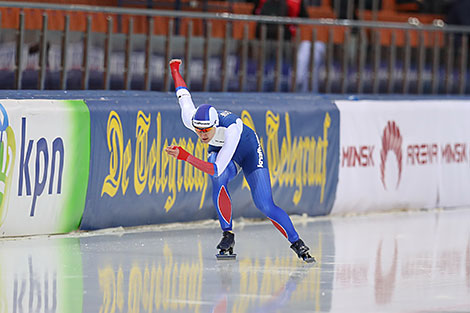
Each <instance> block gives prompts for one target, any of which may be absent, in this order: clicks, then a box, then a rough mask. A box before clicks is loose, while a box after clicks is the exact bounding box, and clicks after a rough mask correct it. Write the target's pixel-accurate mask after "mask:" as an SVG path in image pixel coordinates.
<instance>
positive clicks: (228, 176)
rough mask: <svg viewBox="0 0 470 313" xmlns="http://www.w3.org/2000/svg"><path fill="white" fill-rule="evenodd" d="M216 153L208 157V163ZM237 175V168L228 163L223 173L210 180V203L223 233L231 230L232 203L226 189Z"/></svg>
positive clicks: (232, 163) (213, 158)
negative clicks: (213, 207) (212, 203)
mask: <svg viewBox="0 0 470 313" xmlns="http://www.w3.org/2000/svg"><path fill="white" fill-rule="evenodd" d="M216 157H217V153H212V154H211V155H210V156H209V159H208V161H209V162H215V159H216ZM236 175H237V167H236V165H235V163H234V162H233V161H230V163H229V165H228V166H227V168H226V169H225V171H224V172H223V173H222V174H221V175H220V176H217V177H214V176H211V180H212V201H213V202H214V206H215V208H216V211H217V214H218V216H219V222H220V227H221V228H222V230H223V231H231V230H232V201H231V200H230V194H229V192H228V189H227V184H228V182H229V181H230V180H232V179H233V178H234V177H235V176H236Z"/></svg>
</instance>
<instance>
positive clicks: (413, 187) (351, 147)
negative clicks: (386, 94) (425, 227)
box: [332, 100, 470, 213]
mask: <svg viewBox="0 0 470 313" xmlns="http://www.w3.org/2000/svg"><path fill="white" fill-rule="evenodd" d="M336 104H337V106H338V108H339V110H340V121H341V122H340V164H339V182H338V189H337V195H336V202H335V205H334V207H333V211H332V213H344V212H361V211H377V210H390V209H410V208H411V209H417V208H434V207H441V206H443V207H451V206H462V205H468V204H470V192H468V191H469V190H470V168H469V151H468V149H469V144H470V123H469V122H468V121H469V120H470V101H465V100H460V101H459V100H419V101H418V100H417V101H413V100H406V101H399V100H387V101H376V100H363V101H336Z"/></svg>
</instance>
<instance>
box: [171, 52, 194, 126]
mask: <svg viewBox="0 0 470 313" xmlns="http://www.w3.org/2000/svg"><path fill="white" fill-rule="evenodd" d="M180 65H181V60H179V59H173V60H171V61H170V72H171V77H172V78H173V82H174V83H175V89H176V97H178V103H179V105H180V108H181V120H182V121H183V124H184V126H186V127H187V128H189V129H191V130H193V131H194V128H193V125H192V123H191V119H192V117H193V115H194V112H195V111H196V108H195V106H194V103H193V100H192V98H191V94H190V93H189V90H188V87H187V86H186V83H185V82H184V79H183V77H181V74H180Z"/></svg>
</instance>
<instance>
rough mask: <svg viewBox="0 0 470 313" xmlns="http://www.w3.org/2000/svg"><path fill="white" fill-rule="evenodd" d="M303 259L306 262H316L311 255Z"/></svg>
mask: <svg viewBox="0 0 470 313" xmlns="http://www.w3.org/2000/svg"><path fill="white" fill-rule="evenodd" d="M304 261H305V262H307V263H316V262H317V261H316V260H315V258H314V257H313V256H312V257H309V258H305V259H304Z"/></svg>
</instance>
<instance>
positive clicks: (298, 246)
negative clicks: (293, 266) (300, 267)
mask: <svg viewBox="0 0 470 313" xmlns="http://www.w3.org/2000/svg"><path fill="white" fill-rule="evenodd" d="M290 247H291V249H292V250H294V252H295V253H297V256H298V257H299V258H300V259H302V260H304V261H305V262H307V263H313V262H316V261H315V258H314V257H313V256H311V255H310V254H309V253H308V250H309V249H308V247H307V246H306V245H305V244H304V242H303V241H302V239H299V240H297V241H296V242H294V243H293V244H292V245H291V246H290Z"/></svg>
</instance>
